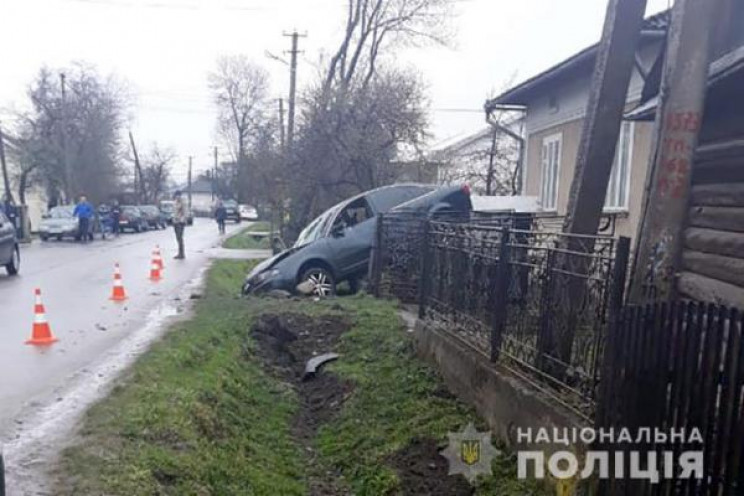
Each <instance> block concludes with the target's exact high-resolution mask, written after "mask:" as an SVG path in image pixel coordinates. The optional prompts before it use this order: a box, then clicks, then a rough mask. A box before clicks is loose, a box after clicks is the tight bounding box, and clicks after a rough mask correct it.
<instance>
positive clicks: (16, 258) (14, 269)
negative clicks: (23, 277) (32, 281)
mask: <svg viewBox="0 0 744 496" xmlns="http://www.w3.org/2000/svg"><path fill="white" fill-rule="evenodd" d="M20 269H21V252H20V250H19V249H18V247H17V246H16V248H15V250H13V256H12V257H11V259H10V262H9V263H8V264H7V265H6V266H5V270H7V271H8V274H9V275H11V276H14V275H16V274H18V271H19V270H20Z"/></svg>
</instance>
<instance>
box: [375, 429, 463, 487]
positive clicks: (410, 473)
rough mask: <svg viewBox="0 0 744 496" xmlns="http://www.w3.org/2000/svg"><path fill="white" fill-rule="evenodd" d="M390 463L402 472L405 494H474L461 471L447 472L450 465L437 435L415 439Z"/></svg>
mask: <svg viewBox="0 0 744 496" xmlns="http://www.w3.org/2000/svg"><path fill="white" fill-rule="evenodd" d="M390 464H391V465H392V466H393V467H394V468H395V469H396V471H397V472H398V477H399V478H400V489H401V493H402V494H426V495H431V496H438V495H441V496H467V495H471V494H473V488H472V486H471V485H470V484H469V483H468V481H466V480H465V478H463V477H462V476H461V475H459V476H452V475H447V472H448V470H449V465H448V463H447V460H446V459H445V458H444V457H443V456H442V455H440V454H439V447H438V446H437V442H436V441H435V440H433V439H413V440H412V441H411V442H410V443H409V444H408V446H406V447H404V448H403V449H401V450H400V451H398V452H397V453H395V454H394V455H393V456H392V457H391V459H390Z"/></svg>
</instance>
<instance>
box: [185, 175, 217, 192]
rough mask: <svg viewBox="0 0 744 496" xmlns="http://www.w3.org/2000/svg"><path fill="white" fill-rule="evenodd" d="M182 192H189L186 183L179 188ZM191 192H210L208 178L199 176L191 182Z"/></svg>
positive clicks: (210, 183)
mask: <svg viewBox="0 0 744 496" xmlns="http://www.w3.org/2000/svg"><path fill="white" fill-rule="evenodd" d="M181 191H183V192H184V193H188V192H189V186H188V184H186V185H184V187H183V188H181ZM191 193H192V194H193V193H209V194H212V182H211V181H210V180H209V179H206V178H203V177H200V178H197V179H195V180H194V181H192V182H191Z"/></svg>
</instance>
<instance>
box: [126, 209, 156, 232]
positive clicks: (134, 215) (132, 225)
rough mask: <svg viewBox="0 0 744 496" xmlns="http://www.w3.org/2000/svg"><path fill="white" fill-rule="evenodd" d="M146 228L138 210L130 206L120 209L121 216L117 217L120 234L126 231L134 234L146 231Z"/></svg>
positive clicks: (145, 223) (146, 225) (145, 222)
mask: <svg viewBox="0 0 744 496" xmlns="http://www.w3.org/2000/svg"><path fill="white" fill-rule="evenodd" d="M148 227H149V226H148V224H147V219H145V216H144V215H143V214H142V211H141V210H140V209H139V208H137V207H135V206H132V205H124V206H123V207H121V215H120V216H119V229H120V230H121V232H124V231H125V230H127V229H129V230H130V231H134V232H142V231H147V229H148Z"/></svg>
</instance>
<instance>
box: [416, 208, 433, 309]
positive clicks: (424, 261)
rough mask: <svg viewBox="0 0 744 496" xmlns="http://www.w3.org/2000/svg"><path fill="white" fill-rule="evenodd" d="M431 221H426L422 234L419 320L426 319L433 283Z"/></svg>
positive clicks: (423, 224) (423, 223)
mask: <svg viewBox="0 0 744 496" xmlns="http://www.w3.org/2000/svg"><path fill="white" fill-rule="evenodd" d="M430 225H431V221H430V220H429V219H424V220H423V222H422V229H423V232H422V233H421V269H420V272H419V288H418V289H419V311H418V316H419V319H423V318H424V317H426V304H427V302H428V300H429V287H430V286H429V284H430V281H431V253H432V250H431V247H430V246H429V239H430V235H429V229H430Z"/></svg>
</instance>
